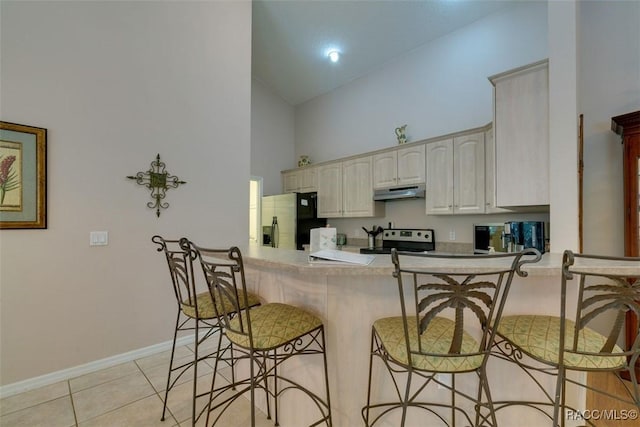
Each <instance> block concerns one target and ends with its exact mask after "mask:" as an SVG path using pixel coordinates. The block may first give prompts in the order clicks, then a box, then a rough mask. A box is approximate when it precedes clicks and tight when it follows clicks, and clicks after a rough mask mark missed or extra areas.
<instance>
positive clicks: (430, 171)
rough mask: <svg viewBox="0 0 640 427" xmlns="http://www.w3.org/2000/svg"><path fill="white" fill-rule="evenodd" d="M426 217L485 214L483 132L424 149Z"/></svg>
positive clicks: (436, 143)
mask: <svg viewBox="0 0 640 427" xmlns="http://www.w3.org/2000/svg"><path fill="white" fill-rule="evenodd" d="M426 159H427V197H426V206H427V209H426V212H427V214H428V215H443V214H444V215H446V214H480V213H484V212H485V153H484V132H483V131H479V132H475V133H472V134H468V135H462V136H456V137H454V138H449V139H445V140H442V141H437V142H433V143H429V144H427V146H426Z"/></svg>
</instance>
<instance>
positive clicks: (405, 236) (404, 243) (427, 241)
mask: <svg viewBox="0 0 640 427" xmlns="http://www.w3.org/2000/svg"><path fill="white" fill-rule="evenodd" d="M391 248H396V249H397V250H399V251H409V252H427V251H433V250H435V249H436V238H435V233H434V231H433V230H432V229H428V228H426V229H425V228H388V229H386V230H384V231H383V232H382V247H377V248H374V249H369V248H361V249H360V253H361V254H390V253H391Z"/></svg>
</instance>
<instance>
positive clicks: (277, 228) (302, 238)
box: [262, 193, 327, 250]
mask: <svg viewBox="0 0 640 427" xmlns="http://www.w3.org/2000/svg"><path fill="white" fill-rule="evenodd" d="M317 202H318V195H317V193H288V194H278V195H275V196H265V197H263V198H262V244H263V245H264V246H271V247H274V248H284V249H299V250H302V245H307V244H309V236H310V231H311V229H312V228H318V227H325V226H326V225H327V220H326V219H325V218H318V208H317Z"/></svg>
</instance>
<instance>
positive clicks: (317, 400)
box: [181, 239, 332, 426]
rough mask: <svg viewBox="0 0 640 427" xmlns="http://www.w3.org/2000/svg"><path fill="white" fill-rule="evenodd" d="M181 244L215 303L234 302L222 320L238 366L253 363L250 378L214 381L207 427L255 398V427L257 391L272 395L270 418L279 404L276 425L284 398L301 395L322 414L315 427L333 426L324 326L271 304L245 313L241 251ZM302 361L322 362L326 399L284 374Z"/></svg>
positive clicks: (219, 310) (220, 313)
mask: <svg viewBox="0 0 640 427" xmlns="http://www.w3.org/2000/svg"><path fill="white" fill-rule="evenodd" d="M181 244H182V245H183V246H184V247H189V248H191V249H192V250H193V251H194V252H195V253H196V254H197V255H196V256H197V258H198V259H199V260H200V264H201V266H202V270H203V272H204V275H205V277H206V279H207V283H208V284H209V289H210V291H211V293H212V295H213V296H214V299H215V300H223V299H228V300H229V301H230V302H231V305H230V306H224V305H223V306H216V307H215V310H216V315H217V318H218V321H219V323H220V324H221V325H222V326H223V331H224V334H225V336H226V337H227V339H228V340H229V341H230V342H231V343H232V344H233V352H234V355H235V360H236V361H245V362H248V363H247V365H248V370H249V374H248V376H247V377H246V378H234V379H232V381H231V382H230V383H229V384H225V385H223V386H216V382H215V376H214V381H213V382H212V385H211V391H210V401H209V405H208V415H207V423H206V425H207V426H210V425H211V426H215V425H216V424H218V422H219V421H220V419H221V417H222V415H223V414H224V412H225V411H226V410H227V409H228V408H229V407H230V406H231V404H232V403H233V402H234V401H235V400H236V399H238V398H240V397H241V396H243V395H244V394H245V393H247V392H249V396H250V401H251V425H252V426H255V403H256V401H255V391H256V390H258V389H261V390H264V392H265V394H266V407H267V418H271V404H273V407H274V423H275V425H278V423H279V419H278V404H279V400H280V398H281V396H282V394H283V393H284V392H286V391H289V390H293V389H295V390H298V391H301V392H302V393H303V394H304V395H305V396H307V397H308V398H309V399H310V401H311V402H312V406H313V407H314V408H317V416H316V415H315V414H312V415H310V417H313V419H314V420H313V421H312V423H311V424H310V425H313V426H316V425H327V426H331V425H332V421H331V405H330V400H329V382H328V374H327V357H326V351H325V334H324V325H323V323H322V320H321V319H320V318H319V317H318V316H316V315H314V314H313V313H310V312H308V311H306V310H303V309H301V308H298V307H295V306H292V305H288V304H281V303H268V304H263V305H261V306H259V307H255V308H252V309H249V308H248V307H246V306H245V307H243V306H242V304H241V302H242V301H243V300H246V299H247V298H248V295H249V292H248V291H247V287H246V282H245V273H244V265H243V262H242V254H241V252H240V250H239V249H238V248H237V247H232V248H229V249H208V248H203V247H199V246H197V245H195V244H193V243H192V242H189V241H188V240H186V239H184V240H183V241H182V242H181ZM300 356H305V357H320V358H321V360H322V366H323V368H324V371H323V374H324V380H325V381H324V387H323V390H322V391H321V392H320V393H317V392H314V391H313V390H310V389H309V388H307V387H305V386H303V385H302V384H301V381H299V380H296V379H293V378H290V377H288V376H286V375H285V374H284V372H285V371H284V369H282V366H283V364H284V363H285V362H286V361H287V360H289V359H291V358H292V357H300ZM285 366H286V365H285ZM321 394H322V395H323V396H321ZM210 419H211V420H212V424H210V423H209V421H210Z"/></svg>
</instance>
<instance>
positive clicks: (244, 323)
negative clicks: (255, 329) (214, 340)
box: [181, 239, 253, 346]
mask: <svg viewBox="0 0 640 427" xmlns="http://www.w3.org/2000/svg"><path fill="white" fill-rule="evenodd" d="M181 245H182V246H184V247H185V248H190V249H192V250H193V251H194V252H195V254H196V257H197V258H198V259H199V260H200V265H201V266H202V271H203V273H204V277H205V279H206V281H207V285H208V286H209V292H211V296H212V298H213V300H214V301H215V302H216V303H215V304H214V307H215V311H216V316H217V317H218V322H219V323H220V324H221V325H222V326H223V327H224V328H225V329H226V330H227V331H231V332H233V333H236V334H240V335H244V336H246V337H247V338H248V340H249V342H250V345H251V346H253V337H252V335H251V319H250V314H249V311H250V307H249V304H245V303H243V301H248V300H249V297H248V292H247V287H246V281H245V276H244V264H243V263H242V254H241V253H240V249H238V248H237V247H236V246H233V247H231V248H226V249H212V248H204V247H200V246H197V245H195V244H194V243H192V242H189V241H188V240H187V239H182V240H181ZM234 318H238V321H237V322H231V321H232V320H233V319H234Z"/></svg>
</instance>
